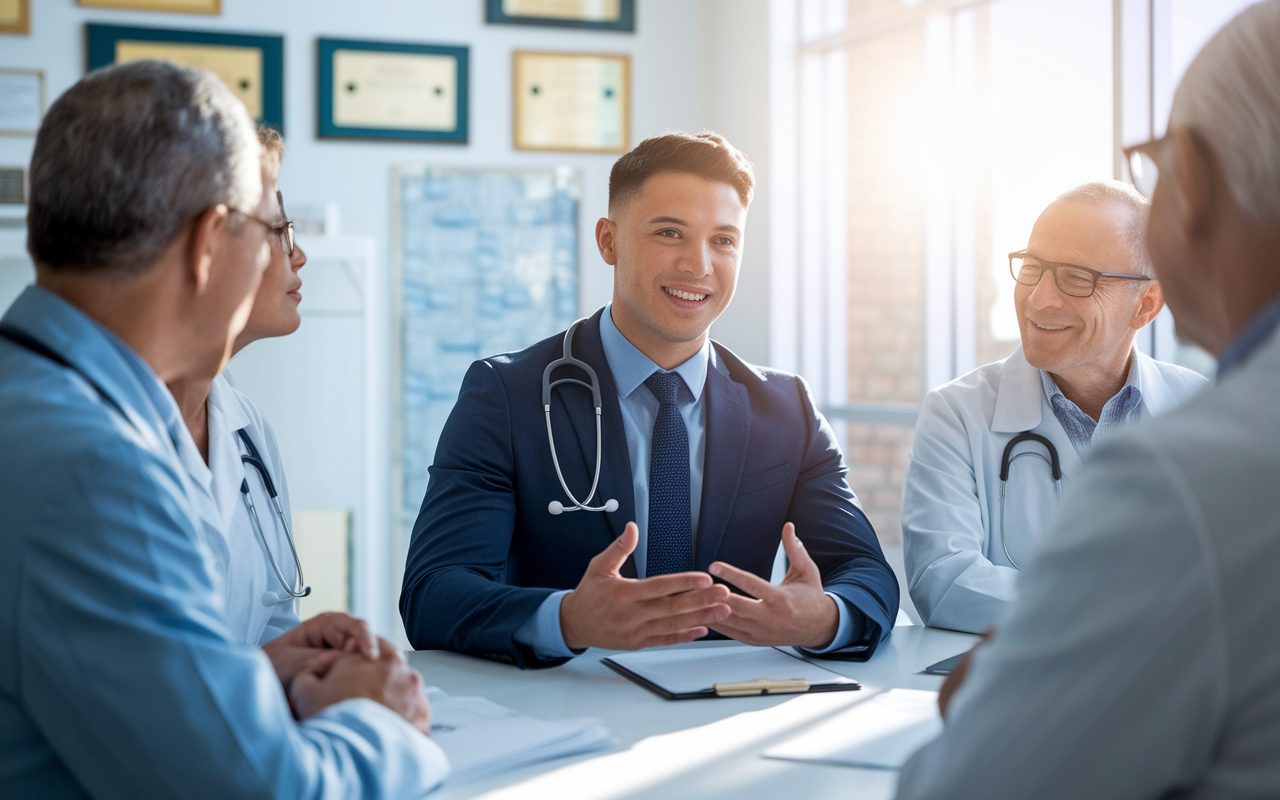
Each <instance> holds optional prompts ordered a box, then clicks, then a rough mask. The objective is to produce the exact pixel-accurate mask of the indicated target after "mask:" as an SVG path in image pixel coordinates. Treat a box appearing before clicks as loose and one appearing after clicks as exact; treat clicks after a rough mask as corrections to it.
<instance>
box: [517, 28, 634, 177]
mask: <svg viewBox="0 0 1280 800" xmlns="http://www.w3.org/2000/svg"><path fill="white" fill-rule="evenodd" d="M513 61H514V66H515V80H514V83H513V87H514V88H513V91H514V93H515V98H514V99H515V103H514V105H515V109H514V114H513V115H512V116H513V119H514V128H515V136H514V139H515V142H514V144H515V148H516V149H517V150H572V151H582V152H589V153H625V152H626V151H627V149H628V148H629V147H630V136H631V132H630V128H631V112H630V105H631V89H630V82H631V77H630V73H631V60H630V58H629V57H627V56H623V55H593V54H587V53H534V52H528V51H519V50H518V51H516V53H515V55H514V59H513Z"/></svg>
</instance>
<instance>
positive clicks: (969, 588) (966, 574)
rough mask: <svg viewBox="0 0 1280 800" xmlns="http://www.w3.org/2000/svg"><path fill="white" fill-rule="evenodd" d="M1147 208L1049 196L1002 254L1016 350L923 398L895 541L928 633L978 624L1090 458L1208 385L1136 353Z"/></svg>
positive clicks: (1093, 195) (1086, 196)
mask: <svg viewBox="0 0 1280 800" xmlns="http://www.w3.org/2000/svg"><path fill="white" fill-rule="evenodd" d="M1149 206H1150V203H1149V202H1148V201H1147V200H1146V199H1145V198H1144V197H1142V196H1141V195H1140V194H1139V193H1138V192H1136V191H1134V189H1133V188H1132V187H1130V186H1127V185H1125V184H1121V183H1115V182H1107V183H1090V184H1085V185H1084V186H1080V187H1077V188H1075V189H1072V190H1071V191H1069V192H1067V193H1065V194H1063V195H1061V196H1060V197H1058V198H1057V199H1056V200H1055V201H1054V202H1053V203H1052V204H1050V206H1049V207H1048V208H1047V209H1045V211H1044V213H1042V214H1041V215H1040V218H1039V219H1038V220H1037V221H1036V224H1035V227H1034V228H1032V231H1031V238H1030V240H1029V241H1028V242H1027V248H1026V249H1025V250H1019V251H1018V252H1015V253H1010V254H1009V270H1010V273H1011V277H1012V279H1013V280H1015V281H1016V282H1017V285H1016V287H1015V289H1014V300H1015V304H1016V308H1017V313H1018V325H1019V329H1020V331H1021V335H1022V346H1021V347H1019V348H1018V349H1017V350H1016V351H1014V353H1013V355H1011V356H1009V357H1008V358H1006V359H1005V360H1004V361H998V362H996V363H994V364H988V365H986V366H984V367H980V368H978V369H976V370H974V371H973V372H970V373H969V374H967V375H964V376H962V377H960V378H957V379H956V380H954V381H952V382H951V383H948V384H946V385H945V386H942V387H939V388H937V389H935V390H933V391H932V392H930V393H929V394H928V396H926V397H925V400H924V405H923V407H922V408H921V411H920V419H919V422H918V423H917V426H916V438H915V444H914V446H913V448H912V453H911V463H910V465H909V466H908V467H907V477H906V486H905V491H904V493H903V501H902V529H903V545H904V551H905V558H906V567H907V576H908V588H909V590H910V592H911V599H912V600H913V601H914V602H915V604H916V608H917V609H918V610H919V611H920V614H921V616H922V617H923V619H924V621H925V623H926V624H928V625H933V626H936V627H941V628H951V629H953V630H961V631H969V632H974V633H977V632H980V631H983V630H985V629H986V628H987V627H988V626H990V625H991V623H992V622H993V621H994V620H995V618H996V617H997V615H998V614H999V613H1000V611H1001V610H1002V609H1003V608H1004V607H1005V606H1006V605H1007V604H1008V603H1009V601H1010V600H1011V599H1012V598H1013V596H1014V588H1015V583H1016V576H1017V574H1018V572H1019V571H1020V570H1021V569H1022V568H1023V567H1025V566H1026V564H1027V562H1028V561H1029V560H1030V559H1031V557H1032V556H1033V555H1034V554H1035V552H1036V551H1037V550H1038V548H1039V546H1040V544H1041V540H1042V538H1043V535H1044V530H1045V525H1046V523H1047V521H1048V520H1049V517H1050V515H1051V514H1052V512H1053V511H1054V510H1055V509H1056V508H1057V506H1058V502H1059V498H1060V496H1061V493H1062V490H1063V488H1064V485H1065V484H1067V483H1068V482H1069V481H1070V477H1071V475H1072V474H1073V473H1074V472H1075V470H1076V468H1077V465H1078V464H1079V463H1080V459H1081V457H1082V456H1083V455H1084V454H1085V452H1086V451H1087V450H1088V449H1089V448H1090V446H1091V445H1092V444H1093V443H1094V442H1096V441H1097V440H1099V439H1102V438H1103V437H1105V436H1107V435H1109V434H1110V433H1111V432H1112V431H1114V430H1116V429H1118V428H1121V427H1123V426H1125V425H1128V424H1130V423H1132V422H1134V421H1136V420H1138V419H1141V418H1143V417H1145V416H1155V415H1158V414H1161V413H1163V412H1165V411H1167V410H1169V409H1171V408H1173V407H1175V406H1177V405H1178V404H1179V403H1181V402H1182V401H1184V400H1185V399H1187V398H1188V397H1189V396H1191V395H1192V394H1194V393H1195V392H1196V391H1197V390H1199V389H1200V388H1202V387H1203V386H1204V385H1205V384H1206V383H1207V381H1205V379H1204V378H1202V377H1200V376H1199V375H1197V374H1196V373H1194V372H1191V371H1190V370H1187V369H1183V368H1181V367H1177V366H1174V365H1172V364H1164V363H1161V362H1158V361H1154V360H1152V359H1151V358H1150V357H1148V356H1146V355H1144V354H1143V353H1141V352H1139V351H1138V350H1137V349H1136V348H1135V347H1134V338H1135V337H1136V336H1137V333H1138V331H1139V330H1140V329H1141V328H1143V327H1144V326H1145V325H1147V324H1148V323H1149V322H1151V321H1152V320H1153V319H1155V318H1156V315H1157V314H1159V313H1160V310H1161V309H1162V308H1163V307H1164V299H1163V295H1162V293H1161V288H1160V284H1159V283H1158V282H1157V281H1155V280H1153V279H1152V272H1151V263H1150V259H1149V258H1148V256H1147V252H1146V247H1145V245H1144V242H1143V230H1144V228H1145V226H1146V221H1147V214H1148V209H1149Z"/></svg>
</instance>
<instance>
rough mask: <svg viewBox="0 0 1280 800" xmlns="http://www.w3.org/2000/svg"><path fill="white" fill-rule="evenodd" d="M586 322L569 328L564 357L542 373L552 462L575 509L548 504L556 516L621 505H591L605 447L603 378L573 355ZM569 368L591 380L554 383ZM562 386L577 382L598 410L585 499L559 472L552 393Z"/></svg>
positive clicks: (544, 413)
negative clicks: (556, 374) (575, 340)
mask: <svg viewBox="0 0 1280 800" xmlns="http://www.w3.org/2000/svg"><path fill="white" fill-rule="evenodd" d="M584 322H586V319H580V320H578V321H577V322H575V323H573V324H572V325H570V326H569V330H567V331H565V333H564V355H563V356H562V357H561V358H557V359H556V360H554V361H552V362H551V363H550V364H548V365H547V368H546V369H544V370H543V371H542V413H543V416H544V417H545V418H546V422H547V443H548V444H549V445H550V446H551V463H552V464H554V465H555V468H556V478H557V479H558V480H559V481H560V488H561V489H563V490H564V493H565V496H567V497H568V498H569V502H571V503H573V507H572V508H565V507H564V504H563V503H561V502H560V501H559V500H552V501H551V502H550V503H548V504H547V511H549V512H550V513H551V514H553V515H559V514H567V513H568V512H570V511H606V512H612V511H616V510H617V508H618V502H617V501H616V500H606V501H605V502H604V504H603V505H600V506H592V505H588V504H589V503H590V502H591V501H592V499H593V498H594V497H595V496H596V490H597V489H598V488H599V486H600V467H601V465H602V463H603V447H602V445H601V441H600V411H601V405H602V403H601V400H600V379H599V378H598V377H596V371H595V370H594V369H592V367H591V365H590V364H588V363H587V362H585V361H583V360H581V359H578V358H575V357H574V355H573V335H574V333H576V332H577V330H578V328H580V327H581V326H582V324H583V323H584ZM564 367H568V368H571V369H577V370H580V371H581V372H583V373H584V374H586V376H587V378H588V380H587V381H584V380H581V379H580V378H560V379H559V380H552V373H553V372H555V370H557V369H560V368H564ZM563 383H574V384H577V385H579V386H582V387H584V388H586V389H588V390H590V392H591V400H592V405H593V406H594V407H595V412H596V414H595V416H596V467H595V470H594V472H593V474H592V476H591V491H590V492H588V493H587V497H586V499H585V500H579V499H578V498H576V497H574V495H573V492H571V491H569V484H568V483H567V482H566V481H565V479H564V473H563V472H562V471H561V470H560V458H559V456H557V455H556V437H555V434H554V433H553V432H552V430H551V391H552V390H553V389H555V388H556V387H557V386H559V385H560V384H563Z"/></svg>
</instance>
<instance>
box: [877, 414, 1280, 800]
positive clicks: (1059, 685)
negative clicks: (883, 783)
mask: <svg viewBox="0 0 1280 800" xmlns="http://www.w3.org/2000/svg"><path fill="white" fill-rule="evenodd" d="M1134 441H1135V440H1134V439H1132V438H1130V437H1129V436H1127V435H1125V436H1122V437H1120V438H1118V439H1115V440H1112V441H1110V442H1107V443H1102V444H1099V446H1098V448H1097V449H1096V450H1095V451H1094V453H1093V458H1092V459H1091V460H1090V461H1088V462H1086V464H1085V465H1084V469H1083V470H1081V472H1080V473H1078V474H1079V475H1080V480H1079V481H1078V482H1077V483H1076V484H1075V485H1074V486H1072V487H1071V488H1069V489H1068V492H1067V497H1068V498H1069V500H1070V502H1064V504H1063V508H1065V509H1075V511H1074V512H1073V513H1070V514H1062V515H1060V516H1059V517H1058V519H1057V521H1056V522H1055V524H1054V525H1053V526H1052V531H1053V533H1052V535H1051V536H1049V537H1048V539H1047V543H1046V546H1045V548H1044V549H1043V550H1042V551H1041V553H1040V555H1039V556H1038V557H1037V558H1036V560H1035V561H1033V562H1032V563H1031V564H1029V565H1028V567H1027V569H1026V571H1025V572H1024V573H1023V578H1024V580H1022V581H1021V582H1020V584H1019V592H1020V595H1019V598H1018V600H1017V602H1016V603H1015V604H1014V605H1013V608H1012V609H1011V610H1010V612H1009V613H1008V614H1007V615H1006V616H1004V617H1002V618H1001V620H1000V621H999V622H998V624H997V626H996V628H997V630H996V635H995V638H994V640H993V641H992V642H991V643H990V644H988V645H986V646H983V647H981V648H979V649H978V650H977V652H976V653H975V657H974V660H973V664H972V668H971V670H970V673H969V676H968V680H967V682H966V683H965V684H964V685H963V686H962V687H961V688H960V690H959V691H958V692H957V694H956V696H955V698H954V700H953V703H952V706H951V709H950V713H949V716H948V719H947V722H946V728H945V730H944V732H943V733H942V735H941V736H940V737H939V738H938V739H936V740H934V741H933V742H932V743H931V744H929V745H927V746H926V747H925V748H923V749H922V750H921V751H920V752H918V753H917V754H916V755H915V756H913V757H912V759H911V760H910V761H909V762H908V763H907V765H906V767H905V768H904V770H903V772H902V776H901V780H900V783H899V794H898V797H899V798H900V800H923V799H924V798H956V797H981V798H984V800H1003V799H1004V798H1028V797H1034V798H1038V800H1056V799H1057V798H1063V799H1064V800H1065V799H1066V798H1071V800H1079V798H1086V797H1087V798H1090V800H1108V799H1109V798H1117V799H1118V798H1136V797H1167V796H1172V795H1174V794H1181V793H1182V792H1181V791H1180V790H1186V789H1187V788H1188V787H1190V786H1192V785H1193V784H1194V782H1195V780H1196V776H1197V775H1202V774H1203V773H1204V770H1205V769H1206V767H1207V764H1208V761H1209V759H1210V758H1211V755H1212V753H1213V752H1214V750H1215V747H1214V743H1215V742H1216V741H1218V740H1219V738H1220V735H1221V733H1222V730H1223V726H1224V724H1225V720H1226V715H1227V711H1228V708H1229V685H1228V684H1229V681H1228V672H1227V665H1228V661H1227V659H1228V650H1227V639H1226V633H1225V632H1226V631H1227V630H1228V622H1227V620H1226V618H1225V617H1226V614H1225V611H1224V601H1223V595H1222V588H1221V582H1220V580H1219V578H1218V571H1217V564H1218V563H1219V559H1218V557H1217V554H1216V551H1215V548H1214V546H1213V542H1212V540H1211V538H1210V536H1209V533H1208V530H1209V526H1208V525H1207V524H1206V520H1205V516H1204V513H1203V510H1202V509H1201V508H1200V507H1199V505H1198V504H1196V503H1195V501H1194V500H1193V497H1194V495H1193V494H1192V491H1191V487H1190V485H1189V482H1188V481H1187V480H1186V478H1185V477H1184V476H1183V475H1182V474H1181V473H1180V472H1179V471H1178V469H1177V468H1176V467H1174V466H1173V465H1172V463H1171V462H1170V461H1169V460H1168V459H1166V458H1162V457H1160V455H1159V453H1158V452H1153V451H1152V450H1151V449H1144V448H1142V447H1141V446H1140V445H1137V444H1135V443H1134ZM1259 757H1260V758H1261V757H1262V756H1261V755H1259Z"/></svg>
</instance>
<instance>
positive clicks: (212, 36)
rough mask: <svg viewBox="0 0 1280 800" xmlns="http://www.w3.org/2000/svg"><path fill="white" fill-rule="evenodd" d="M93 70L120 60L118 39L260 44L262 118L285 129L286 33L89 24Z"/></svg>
mask: <svg viewBox="0 0 1280 800" xmlns="http://www.w3.org/2000/svg"><path fill="white" fill-rule="evenodd" d="M85 33H86V40H87V44H88V47H87V50H88V62H89V71H93V70H95V69H98V68H99V67H107V66H110V65H112V64H114V63H116V42H118V41H120V40H121V39H125V40H131V41H139V42H172V43H175V44H212V45H223V46H228V47H256V48H258V49H259V50H261V51H262V117H261V118H260V119H258V122H261V123H264V124H266V125H270V126H271V127H273V128H275V129H276V130H278V131H280V133H281V134H283V133H284V37H283V36H260V35H254V34H243V33H214V32H211V31H187V30H167V29H164V28H134V27H126V26H123V25H100V24H98V23H95V22H90V23H88V24H87V25H86V26H85Z"/></svg>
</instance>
